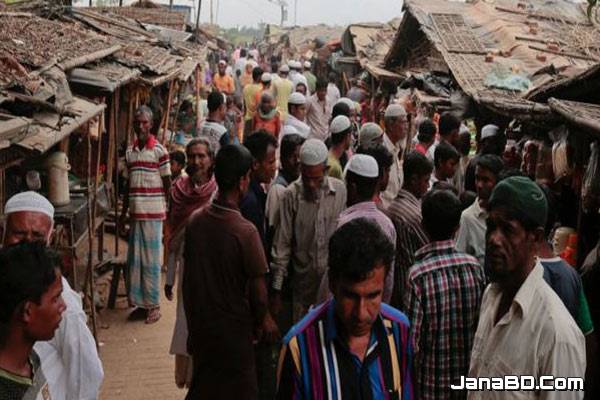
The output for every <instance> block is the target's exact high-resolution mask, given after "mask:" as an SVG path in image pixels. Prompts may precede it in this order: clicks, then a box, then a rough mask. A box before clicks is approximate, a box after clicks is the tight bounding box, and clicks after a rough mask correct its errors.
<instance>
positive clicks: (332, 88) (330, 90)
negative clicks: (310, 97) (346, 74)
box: [327, 72, 342, 104]
mask: <svg viewBox="0 0 600 400" xmlns="http://www.w3.org/2000/svg"><path fill="white" fill-rule="evenodd" d="M335 81H336V75H335V73H334V72H332V73H330V74H329V84H328V85H327V100H328V101H329V104H335V103H337V102H338V100H339V99H340V98H341V97H342V95H341V93H340V89H338V87H337V85H336V84H335Z"/></svg>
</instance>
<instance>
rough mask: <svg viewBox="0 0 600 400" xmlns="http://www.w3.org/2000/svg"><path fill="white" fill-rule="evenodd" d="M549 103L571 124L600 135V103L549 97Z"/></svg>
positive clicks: (553, 109)
mask: <svg viewBox="0 0 600 400" xmlns="http://www.w3.org/2000/svg"><path fill="white" fill-rule="evenodd" d="M548 105H549V106H550V108H551V109H552V111H554V112H555V113H557V114H559V115H560V116H561V117H562V118H564V119H565V120H566V121H567V122H568V123H569V124H572V125H575V126H578V127H580V128H582V129H584V130H588V131H592V132H594V133H596V134H599V135H600V105H597V104H589V103H581V102H578V101H568V100H558V99H555V98H550V99H548Z"/></svg>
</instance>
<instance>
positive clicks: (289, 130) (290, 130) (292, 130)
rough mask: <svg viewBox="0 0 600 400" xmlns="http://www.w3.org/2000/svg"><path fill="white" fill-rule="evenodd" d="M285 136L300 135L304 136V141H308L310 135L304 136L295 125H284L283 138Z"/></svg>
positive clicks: (282, 129)
mask: <svg viewBox="0 0 600 400" xmlns="http://www.w3.org/2000/svg"><path fill="white" fill-rule="evenodd" d="M285 135H299V136H302V137H303V138H304V139H306V138H307V137H308V135H303V134H302V133H301V132H300V131H299V130H298V129H296V127H295V126H293V125H284V126H283V128H281V137H284V136H285Z"/></svg>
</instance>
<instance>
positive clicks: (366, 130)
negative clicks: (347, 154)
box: [358, 122, 383, 148]
mask: <svg viewBox="0 0 600 400" xmlns="http://www.w3.org/2000/svg"><path fill="white" fill-rule="evenodd" d="M377 143H383V129H381V127H380V126H379V125H377V124H376V123H374V122H367V123H366V124H364V125H363V126H362V127H361V128H360V131H359V132H358V146H359V147H365V148H366V147H369V146H371V145H374V144H377Z"/></svg>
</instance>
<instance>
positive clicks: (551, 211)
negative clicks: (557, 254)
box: [538, 184, 558, 239]
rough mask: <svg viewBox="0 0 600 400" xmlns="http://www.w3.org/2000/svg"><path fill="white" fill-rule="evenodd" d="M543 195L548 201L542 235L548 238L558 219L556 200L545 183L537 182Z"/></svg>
mask: <svg viewBox="0 0 600 400" xmlns="http://www.w3.org/2000/svg"><path fill="white" fill-rule="evenodd" d="M538 186H539V187H540V189H541V190H542V192H544V196H546V203H548V218H547V219H546V226H545V227H544V235H545V238H546V239H550V237H549V236H550V234H551V233H552V231H553V230H554V226H555V225H556V222H557V221H558V212H557V211H556V209H557V207H556V204H557V200H556V196H555V195H554V193H552V191H551V190H550V188H549V187H548V186H547V185H540V184H538Z"/></svg>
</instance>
